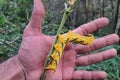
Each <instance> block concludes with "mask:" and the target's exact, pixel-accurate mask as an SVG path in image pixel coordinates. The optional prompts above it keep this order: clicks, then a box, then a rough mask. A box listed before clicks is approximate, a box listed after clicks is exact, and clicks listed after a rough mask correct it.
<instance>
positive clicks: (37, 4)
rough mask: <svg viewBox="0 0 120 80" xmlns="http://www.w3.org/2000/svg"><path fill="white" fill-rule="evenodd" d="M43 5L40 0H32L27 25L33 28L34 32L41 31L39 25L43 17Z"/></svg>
mask: <svg viewBox="0 0 120 80" xmlns="http://www.w3.org/2000/svg"><path fill="white" fill-rule="evenodd" d="M44 14H45V10H44V6H43V3H42V0H34V6H33V12H32V16H31V20H30V22H29V24H28V25H29V26H30V27H31V28H32V30H34V32H41V25H42V22H43V19H44Z"/></svg>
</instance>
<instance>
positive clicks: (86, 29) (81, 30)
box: [73, 18, 109, 35]
mask: <svg viewBox="0 0 120 80" xmlns="http://www.w3.org/2000/svg"><path fill="white" fill-rule="evenodd" d="M108 23H109V21H108V19H107V18H99V19H96V20H94V21H92V22H89V23H87V24H84V25H82V26H80V27H78V28H77V29H75V30H73V32H74V33H76V34H81V35H85V34H89V33H91V32H93V31H96V30H97V29H99V28H102V27H104V26H106V25H108Z"/></svg>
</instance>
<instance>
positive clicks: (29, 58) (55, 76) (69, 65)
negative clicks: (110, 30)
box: [16, 0, 119, 80]
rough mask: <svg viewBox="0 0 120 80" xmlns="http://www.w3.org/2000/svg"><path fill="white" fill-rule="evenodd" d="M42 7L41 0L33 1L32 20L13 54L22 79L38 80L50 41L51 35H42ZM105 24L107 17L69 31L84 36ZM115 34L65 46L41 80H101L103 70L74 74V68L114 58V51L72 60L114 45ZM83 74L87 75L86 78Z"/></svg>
mask: <svg viewBox="0 0 120 80" xmlns="http://www.w3.org/2000/svg"><path fill="white" fill-rule="evenodd" d="M44 14H45V10H44V6H43V4H42V1H41V0H34V7H33V12H32V17H31V20H30V22H29V23H28V25H27V26H26V28H25V30H24V33H23V40H22V43H21V46H20V48H19V51H18V54H17V55H16V57H17V60H18V61H19V64H20V66H21V68H22V70H23V71H24V75H25V77H26V80H39V79H40V75H41V74H42V71H43V67H44V63H45V60H46V57H47V54H48V53H49V51H50V48H51V46H52V44H53V41H54V36H47V35H45V34H43V33H42V31H41V27H42V26H41V25H42V22H43V19H44ZM108 23H109V21H108V19H107V18H99V19H96V20H94V21H92V22H89V23H87V24H84V25H82V26H80V27H78V28H77V29H75V30H73V32H74V33H77V34H80V35H85V34H88V33H92V32H93V31H96V30H97V29H100V28H102V27H104V26H106V25H107V24H108ZM118 40H119V37H118V36H117V35H116V34H111V35H107V36H104V37H101V38H99V39H96V40H95V41H94V42H93V44H92V45H90V46H83V45H80V44H77V45H75V46H73V45H72V44H71V43H68V44H67V46H66V47H65V50H64V52H63V55H62V57H61V59H60V62H59V64H58V67H57V70H56V72H55V73H54V72H53V71H50V70H48V71H46V79H45V80H71V79H73V80H82V79H84V80H93V79H95V80H104V78H106V77H107V73H106V72H104V71H85V70H83V71H76V70H74V69H75V67H76V66H87V65H90V64H94V63H97V62H101V61H104V60H106V59H110V58H112V57H114V56H116V54H117V52H116V50H115V49H109V50H106V51H103V52H99V53H96V54H89V55H85V56H80V57H76V55H77V54H85V53H87V52H91V51H93V50H96V49H100V48H103V47H105V46H108V45H111V44H114V43H116V42H118ZM86 74H87V75H86Z"/></svg>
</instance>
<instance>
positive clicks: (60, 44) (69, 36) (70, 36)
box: [45, 30, 94, 71]
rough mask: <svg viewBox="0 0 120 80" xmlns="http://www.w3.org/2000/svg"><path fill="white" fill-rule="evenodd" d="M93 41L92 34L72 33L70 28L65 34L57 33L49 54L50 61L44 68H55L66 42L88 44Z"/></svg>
mask: <svg viewBox="0 0 120 80" xmlns="http://www.w3.org/2000/svg"><path fill="white" fill-rule="evenodd" d="M93 41H94V36H93V35H91V34H88V35H86V36H81V35H79V34H75V33H73V32H72V31H71V30H70V31H68V33H66V34H62V35H61V34H59V35H58V40H57V42H56V44H55V45H54V51H53V52H52V55H51V57H50V58H51V61H50V63H49V64H48V65H47V66H46V67H45V69H46V70H54V71H55V70H56V68H57V64H58V62H59V60H60V58H61V55H62V52H63V50H64V48H65V46H66V44H67V43H68V42H75V43H80V44H82V45H90V44H92V42H93Z"/></svg>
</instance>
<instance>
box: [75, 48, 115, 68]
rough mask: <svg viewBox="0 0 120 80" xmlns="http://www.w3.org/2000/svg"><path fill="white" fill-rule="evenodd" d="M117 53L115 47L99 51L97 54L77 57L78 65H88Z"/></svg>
mask: <svg viewBox="0 0 120 80" xmlns="http://www.w3.org/2000/svg"><path fill="white" fill-rule="evenodd" d="M116 55H117V51H116V50H115V49H110V50H106V51H102V52H99V53H97V54H90V55H86V56H82V57H78V58H77V59H76V62H75V63H76V66H87V65H90V64H94V63H98V62H101V61H104V60H106V59H110V58H112V57H114V56H116Z"/></svg>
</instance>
